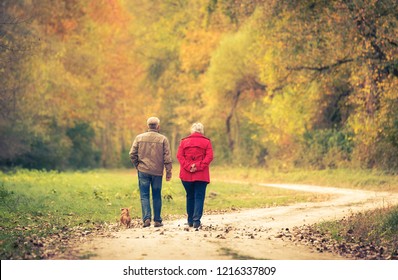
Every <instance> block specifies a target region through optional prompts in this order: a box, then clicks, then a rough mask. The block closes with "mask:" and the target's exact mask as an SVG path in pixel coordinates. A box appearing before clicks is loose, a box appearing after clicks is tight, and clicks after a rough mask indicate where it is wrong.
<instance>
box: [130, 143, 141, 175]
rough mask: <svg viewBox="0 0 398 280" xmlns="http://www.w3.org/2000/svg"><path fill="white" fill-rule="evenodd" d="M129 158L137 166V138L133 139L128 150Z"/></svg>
mask: <svg viewBox="0 0 398 280" xmlns="http://www.w3.org/2000/svg"><path fill="white" fill-rule="evenodd" d="M129 156H130V160H131V163H132V164H133V165H134V167H136V168H137V166H138V163H139V160H138V141H137V138H136V139H135V140H134V142H133V145H132V146H131V149H130V152H129Z"/></svg>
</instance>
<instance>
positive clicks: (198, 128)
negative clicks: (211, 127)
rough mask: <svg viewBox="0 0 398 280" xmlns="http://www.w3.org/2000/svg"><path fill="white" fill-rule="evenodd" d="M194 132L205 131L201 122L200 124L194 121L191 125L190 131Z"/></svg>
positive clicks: (202, 132)
mask: <svg viewBox="0 0 398 280" xmlns="http://www.w3.org/2000/svg"><path fill="white" fill-rule="evenodd" d="M195 132H199V133H201V134H204V133H205V129H204V127H203V124H201V123H199V122H198V123H194V124H193V125H192V126H191V133H195Z"/></svg>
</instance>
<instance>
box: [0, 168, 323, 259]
mask: <svg viewBox="0 0 398 280" xmlns="http://www.w3.org/2000/svg"><path fill="white" fill-rule="evenodd" d="M137 183H138V182H137V177H136V174H135V173H134V172H133V171H132V170H116V171H109V170H97V171H91V172H65V173H58V172H41V171H27V170H17V171H14V172H11V173H0V218H1V224H0V240H1V251H0V257H1V259H41V258H51V257H52V256H54V255H55V254H56V251H57V250H61V251H62V250H67V249H68V242H69V241H70V240H71V239H73V240H75V241H76V240H80V239H83V238H84V237H85V236H87V235H90V234H92V233H94V232H98V231H103V230H104V227H106V226H107V225H109V224H115V223H117V222H118V219H119V215H120V208H122V207H129V208H130V213H131V215H132V217H133V218H135V219H139V218H140V215H141V206H140V199H139V191H138V186H137ZM163 195H164V200H163V218H164V219H166V220H167V219H171V218H173V217H176V216H182V215H184V214H185V191H184V189H183V187H182V185H181V182H180V181H179V180H178V179H177V178H175V179H173V180H172V181H171V182H165V183H164V189H163ZM327 198H328V197H327V196H322V195H319V194H311V193H304V192H295V191H289V190H283V189H277V188H265V187H260V186H258V185H256V184H245V183H242V184H239V183H235V184H231V183H222V182H214V183H212V184H211V185H210V186H209V188H208V192H207V198H206V205H205V210H206V211H207V212H208V213H209V212H216V213H218V212H223V211H231V210H234V209H240V208H253V207H269V206H276V205H288V204H291V203H295V202H304V201H320V200H324V199H327Z"/></svg>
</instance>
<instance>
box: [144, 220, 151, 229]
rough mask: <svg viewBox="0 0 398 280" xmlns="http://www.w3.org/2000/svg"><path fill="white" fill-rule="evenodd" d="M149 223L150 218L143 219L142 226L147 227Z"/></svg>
mask: <svg viewBox="0 0 398 280" xmlns="http://www.w3.org/2000/svg"><path fill="white" fill-rule="evenodd" d="M150 225H151V220H150V219H146V220H145V221H144V227H149V226H150Z"/></svg>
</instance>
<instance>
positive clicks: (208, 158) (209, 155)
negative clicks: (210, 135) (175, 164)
mask: <svg viewBox="0 0 398 280" xmlns="http://www.w3.org/2000/svg"><path fill="white" fill-rule="evenodd" d="M212 160H213V147H212V145H211V141H209V143H208V144H207V146H206V150H205V156H204V158H203V160H201V161H200V162H198V163H196V170H197V171H202V170H203V169H205V168H207V167H208V166H209V165H210V163H211V162H212Z"/></svg>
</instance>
